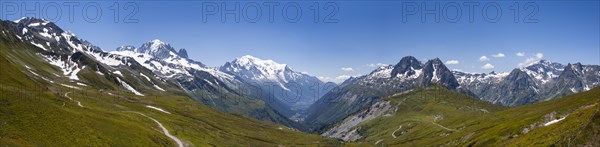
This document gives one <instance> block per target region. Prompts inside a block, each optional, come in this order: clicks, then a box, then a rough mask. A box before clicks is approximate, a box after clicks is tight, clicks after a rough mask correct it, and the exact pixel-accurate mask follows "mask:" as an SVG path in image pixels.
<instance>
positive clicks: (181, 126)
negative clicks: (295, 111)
mask: <svg viewBox="0 0 600 147" xmlns="http://www.w3.org/2000/svg"><path fill="white" fill-rule="evenodd" d="M3 37H5V36H3ZM17 49H30V50H33V49H35V48H33V47H32V46H29V45H26V44H10V43H0V81H1V82H0V146H109V145H110V146H113V145H114V146H128V145H138V146H175V145H176V144H175V142H174V141H173V140H172V139H170V138H168V137H167V136H165V135H164V134H163V132H162V130H161V129H160V128H159V126H158V125H157V124H156V123H155V122H153V121H152V120H151V119H149V118H146V117H144V116H141V115H139V114H135V113H131V112H139V113H143V114H145V115H147V116H149V117H152V118H154V119H156V120H157V121H159V122H161V123H162V124H163V125H164V127H166V128H167V130H168V131H169V133H170V134H172V135H174V136H175V137H177V138H179V139H181V140H182V141H183V142H184V144H185V145H188V146H211V145H216V146H239V145H244V146H246V145H248V146H277V145H332V144H337V143H338V141H336V140H334V139H327V138H323V137H321V136H318V135H312V134H305V133H302V132H298V131H293V130H290V129H288V128H287V127H285V126H282V125H277V124H274V123H272V122H268V121H258V120H255V119H251V118H247V117H243V116H239V115H232V114H227V113H223V112H219V111H217V110H214V109H212V108H210V107H207V106H204V105H201V104H199V103H197V102H195V101H194V100H192V99H190V98H189V97H187V96H184V95H177V94H173V93H165V92H162V93H161V92H149V93H145V94H146V96H144V97H139V96H135V95H133V94H131V93H125V92H123V90H124V89H122V88H121V89H115V90H109V89H105V90H98V89H96V88H93V87H92V86H80V87H82V89H72V88H68V87H65V86H61V85H59V83H62V82H66V81H60V79H54V80H56V81H54V83H51V82H49V81H47V80H45V79H42V78H40V77H37V76H35V75H34V74H32V73H31V72H30V71H29V70H27V69H26V68H25V67H24V66H23V64H26V65H29V66H31V68H33V69H43V68H51V66H49V65H44V64H43V63H42V62H39V60H37V59H31V60H14V59H13V58H20V57H19V56H29V55H23V54H27V52H19V50H17ZM15 52H16V53H15ZM17 62H19V63H17ZM21 62H28V63H21ZM44 71H45V70H40V71H39V72H40V73H37V74H40V75H51V74H52V73H44ZM73 85H74V84H73ZM107 86H112V85H107ZM119 90H121V91H119ZM109 93H110V94H109ZM71 98H72V99H73V100H71ZM77 102H80V104H81V106H79V105H78V104H77ZM146 105H151V106H155V107H159V108H162V109H164V110H166V111H168V112H170V114H168V113H164V112H161V111H158V110H155V109H151V108H148V107H146Z"/></svg>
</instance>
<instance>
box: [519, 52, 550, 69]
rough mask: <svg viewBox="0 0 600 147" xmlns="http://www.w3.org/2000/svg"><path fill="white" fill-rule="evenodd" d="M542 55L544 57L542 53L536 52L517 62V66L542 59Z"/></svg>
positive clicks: (523, 65)
mask: <svg viewBox="0 0 600 147" xmlns="http://www.w3.org/2000/svg"><path fill="white" fill-rule="evenodd" d="M543 57H544V54H543V53H536V54H535V56H533V57H529V58H527V59H525V61H523V62H521V63H519V64H518V66H519V67H525V66H528V65H531V64H533V63H535V62H538V61H540V60H542V58H543Z"/></svg>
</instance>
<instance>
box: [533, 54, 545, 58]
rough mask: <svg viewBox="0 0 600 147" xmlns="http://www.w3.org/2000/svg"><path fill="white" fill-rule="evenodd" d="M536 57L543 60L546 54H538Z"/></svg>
mask: <svg viewBox="0 0 600 147" xmlns="http://www.w3.org/2000/svg"><path fill="white" fill-rule="evenodd" d="M535 57H537V58H540V59H542V58H543V57H544V54H542V53H536V54H535Z"/></svg>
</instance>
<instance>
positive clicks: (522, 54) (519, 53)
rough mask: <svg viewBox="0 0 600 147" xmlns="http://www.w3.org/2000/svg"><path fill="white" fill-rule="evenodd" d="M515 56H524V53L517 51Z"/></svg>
mask: <svg viewBox="0 0 600 147" xmlns="http://www.w3.org/2000/svg"><path fill="white" fill-rule="evenodd" d="M517 56H519V57H523V56H525V53H523V52H517Z"/></svg>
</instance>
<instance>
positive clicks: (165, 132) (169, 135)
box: [125, 111, 183, 147]
mask: <svg viewBox="0 0 600 147" xmlns="http://www.w3.org/2000/svg"><path fill="white" fill-rule="evenodd" d="M125 112H130V113H136V114H139V115H142V116H144V117H146V118H149V119H151V120H152V121H154V122H155V123H157V124H158V126H159V127H160V128H161V129H162V131H163V134H165V135H166V136H167V137H169V138H171V139H172V140H173V141H175V143H177V146H178V147H183V142H182V141H181V140H180V139H179V138H177V137H175V136H173V135H171V133H169V130H167V128H165V127H164V126H163V125H162V123H160V122H159V121H158V120H156V119H154V118H152V117H150V116H147V115H145V114H143V113H140V112H135V111H125Z"/></svg>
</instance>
